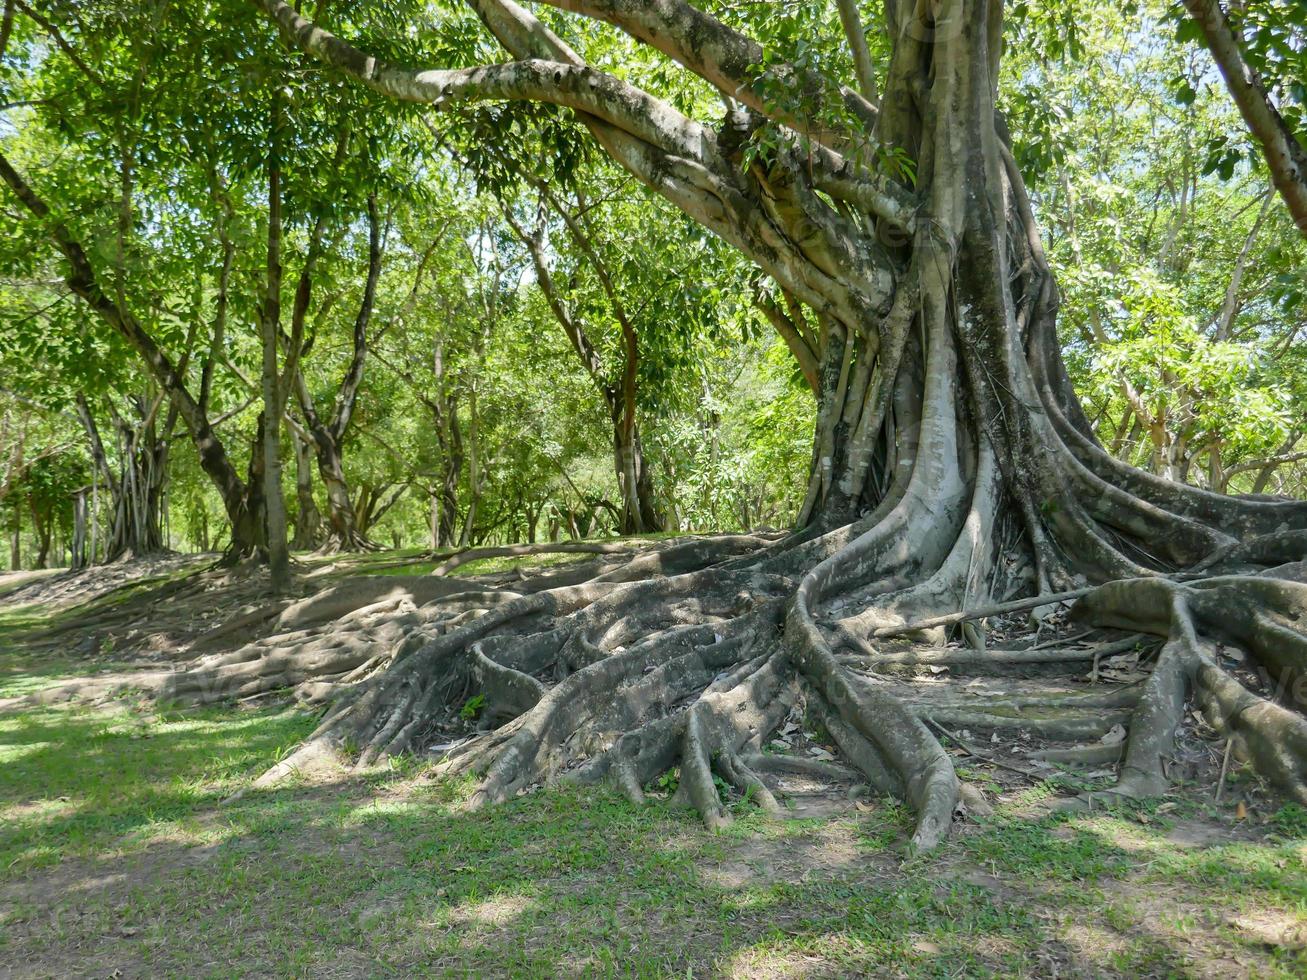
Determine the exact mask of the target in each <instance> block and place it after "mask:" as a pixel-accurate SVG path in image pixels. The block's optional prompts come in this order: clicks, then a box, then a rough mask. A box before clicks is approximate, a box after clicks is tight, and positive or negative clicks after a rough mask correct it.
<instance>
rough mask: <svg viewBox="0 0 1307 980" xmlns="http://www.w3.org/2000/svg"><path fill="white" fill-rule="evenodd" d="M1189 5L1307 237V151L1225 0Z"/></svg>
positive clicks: (1187, 0) (1197, 1)
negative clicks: (1248, 54) (1251, 58)
mask: <svg viewBox="0 0 1307 980" xmlns="http://www.w3.org/2000/svg"><path fill="white" fill-rule="evenodd" d="M1184 5H1185V7H1186V8H1187V9H1188V11H1189V13H1190V15H1191V16H1192V17H1193V19H1194V20H1195V21H1196V22H1197V24H1198V26H1199V27H1200V28H1201V29H1202V32H1203V37H1204V38H1205V39H1206V41H1207V47H1208V49H1209V50H1210V51H1211V52H1212V58H1213V59H1215V61H1216V66H1217V67H1218V68H1220V69H1221V74H1222V75H1223V76H1225V84H1226V87H1227V88H1228V89H1229V90H1230V95H1231V97H1232V98H1233V99H1234V103H1235V105H1237V106H1238V107H1239V114H1240V115H1241V116H1243V120H1244V122H1245V123H1247V124H1248V128H1249V129H1250V130H1252V133H1253V136H1255V137H1256V138H1257V141H1258V142H1259V143H1261V144H1262V153H1263V154H1264V155H1265V157H1266V165H1267V166H1268V167H1269V168H1270V171H1271V180H1272V182H1273V183H1274V184H1275V188H1276V190H1278V191H1279V192H1280V196H1281V197H1283V198H1284V203H1285V204H1287V205H1288V206H1289V213H1290V214H1291V215H1292V216H1293V220H1294V223H1295V224H1297V225H1298V230H1299V231H1301V232H1302V233H1303V235H1304V236H1307V150H1304V149H1303V148H1302V145H1301V144H1300V143H1299V142H1298V140H1297V139H1296V138H1295V137H1294V134H1293V133H1292V132H1290V130H1289V127H1288V125H1287V124H1286V123H1285V121H1284V117H1283V116H1281V115H1280V112H1279V110H1278V109H1277V108H1276V107H1275V104H1274V103H1273V102H1272V101H1271V97H1270V95H1268V94H1267V92H1266V86H1265V85H1263V84H1262V80H1261V79H1260V78H1259V77H1258V75H1257V72H1256V71H1254V70H1253V68H1252V66H1251V65H1249V64H1248V61H1247V59H1246V58H1244V54H1243V50H1242V48H1241V47H1240V41H1239V38H1238V36H1237V35H1236V34H1235V32H1234V28H1233V27H1231V26H1230V21H1229V19H1228V18H1227V17H1226V15H1225V11H1224V10H1223V9H1222V8H1221V4H1220V2H1219V0H1184Z"/></svg>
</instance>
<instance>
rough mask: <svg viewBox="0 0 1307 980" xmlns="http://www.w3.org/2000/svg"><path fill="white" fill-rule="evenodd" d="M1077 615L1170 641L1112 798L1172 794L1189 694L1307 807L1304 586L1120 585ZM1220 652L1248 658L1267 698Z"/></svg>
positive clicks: (1244, 579)
mask: <svg viewBox="0 0 1307 980" xmlns="http://www.w3.org/2000/svg"><path fill="white" fill-rule="evenodd" d="M1077 613H1078V614H1079V615H1081V616H1083V617H1085V618H1088V619H1091V620H1094V621H1096V622H1100V623H1103V624H1105V625H1112V626H1122V627H1125V628H1131V629H1140V630H1146V631H1148V632H1152V633H1156V634H1158V635H1165V636H1166V637H1167V642H1166V645H1165V646H1164V647H1163V648H1162V651H1161V654H1160V655H1159V657H1158V661H1157V665H1156V667H1154V669H1153V673H1152V675H1151V677H1150V678H1149V680H1148V683H1147V685H1146V686H1145V689H1144V691H1143V693H1142V694H1141V696H1140V698H1139V704H1138V706H1137V707H1136V708H1135V711H1134V713H1133V715H1132V716H1131V720H1130V733H1129V742H1128V744H1127V746H1126V753H1125V758H1124V761H1123V763H1122V768H1121V776H1120V779H1119V781H1118V783H1117V785H1116V786H1115V787H1114V789H1113V792H1114V793H1115V794H1117V795H1120V796H1126V797H1143V796H1155V795H1158V794H1159V793H1161V792H1162V791H1163V790H1164V789H1165V788H1166V786H1167V783H1168V780H1167V776H1166V768H1165V763H1166V760H1167V758H1168V756H1169V754H1170V752H1171V748H1172V745H1173V742H1174V736H1175V731H1176V728H1177V727H1178V725H1179V724H1180V721H1181V720H1182V718H1183V715H1184V706H1185V702H1186V699H1187V697H1188V695H1189V694H1190V693H1191V692H1192V694H1193V696H1194V699H1195V701H1196V702H1197V704H1198V706H1199V708H1200V709H1201V710H1202V712H1203V715H1204V717H1205V719H1206V720H1207V721H1208V723H1209V724H1211V725H1212V727H1213V728H1215V729H1216V730H1217V731H1218V732H1220V733H1223V734H1225V735H1226V736H1227V737H1228V738H1231V739H1233V740H1234V744H1235V746H1236V749H1237V751H1238V754H1239V755H1240V756H1241V757H1243V758H1245V759H1247V760H1248V761H1249V762H1250V763H1251V764H1252V765H1253V767H1254V768H1255V769H1256V770H1257V771H1258V772H1259V773H1261V774H1262V775H1263V776H1265V777H1266V778H1267V779H1269V780H1271V781H1272V782H1273V783H1275V784H1276V785H1277V786H1279V787H1280V788H1281V789H1282V790H1283V791H1284V792H1286V793H1287V794H1289V795H1290V796H1292V797H1293V798H1295V799H1297V800H1299V801H1302V802H1307V718H1304V717H1303V716H1302V715H1301V714H1300V713H1299V712H1300V711H1301V709H1302V708H1303V707H1304V706H1307V676H1305V674H1304V672H1305V671H1307V635H1304V633H1303V632H1302V631H1301V629H1300V627H1299V624H1300V623H1303V622H1305V621H1307V585H1304V584H1302V583H1300V582H1295V581H1290V580H1286V579H1278V578H1270V577H1254V576H1227V577H1220V578H1212V579H1207V580H1205V581H1200V582H1192V583H1188V584H1179V583H1175V582H1168V581H1165V580H1161V579H1147V580H1136V581H1119V582H1113V583H1110V584H1108V585H1105V586H1103V587H1102V588H1100V589H1098V590H1096V591H1095V592H1093V593H1092V594H1090V595H1089V596H1087V597H1086V598H1085V599H1084V600H1082V602H1081V603H1080V605H1079V607H1078V608H1077ZM1219 643H1228V644H1232V645H1235V646H1237V647H1239V648H1240V649H1242V650H1244V651H1246V653H1247V654H1248V655H1249V656H1251V658H1252V660H1253V662H1254V663H1255V664H1256V666H1257V667H1258V669H1259V673H1260V675H1261V677H1260V679H1261V686H1262V687H1263V688H1264V689H1266V690H1267V691H1268V693H1267V694H1265V695H1263V694H1257V693H1254V692H1253V691H1251V690H1249V689H1248V687H1246V686H1245V685H1244V684H1242V683H1241V682H1240V681H1239V680H1238V679H1237V678H1236V677H1235V676H1234V675H1233V674H1232V673H1231V672H1230V671H1229V670H1227V669H1226V668H1224V667H1223V666H1221V663H1220V652H1221V648H1220V646H1218V644H1219ZM1295 709H1296V710H1295Z"/></svg>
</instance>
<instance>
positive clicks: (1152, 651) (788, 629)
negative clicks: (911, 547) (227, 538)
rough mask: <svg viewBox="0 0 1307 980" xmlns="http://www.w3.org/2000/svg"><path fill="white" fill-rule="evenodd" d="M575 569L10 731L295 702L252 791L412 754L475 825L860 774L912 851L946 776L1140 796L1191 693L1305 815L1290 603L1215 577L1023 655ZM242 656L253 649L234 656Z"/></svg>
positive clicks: (722, 545) (749, 571)
mask: <svg viewBox="0 0 1307 980" xmlns="http://www.w3.org/2000/svg"><path fill="white" fill-rule="evenodd" d="M529 550H530V549H521V548H517V549H514V552H513V554H514V556H520V555H523V554H525V553H527V552H529ZM537 550H538V551H541V552H544V551H547V550H549V549H547V548H540V549H537ZM580 550H582V551H600V552H602V553H603V558H607V557H608V556H609V555H614V554H615V555H617V558H616V560H614V561H611V562H609V561H604V560H603V559H602V558H601V559H600V563H599V564H596V563H594V562H584V563H577V564H572V565H567V566H563V567H561V568H555V569H551V570H548V571H545V572H543V573H540V574H536V575H534V576H529V577H523V576H521V575H520V574H519V575H517V576H512V575H500V576H497V577H494V578H458V579H455V578H447V577H444V576H441V575H429V576H364V577H355V578H351V579H345V580H344V581H342V582H340V583H337V584H335V585H331V586H328V587H326V588H324V589H321V590H320V591H318V592H316V593H313V594H311V595H309V596H306V597H305V598H302V599H300V600H297V601H292V602H277V603H272V604H267V605H264V606H261V607H259V608H256V609H254V610H252V611H249V612H245V613H243V614H241V615H238V616H236V617H234V618H232V619H230V621H229V622H228V623H226V624H224V625H221V626H218V627H217V628H214V629H210V630H208V631H206V632H204V633H202V634H200V635H199V636H198V637H195V638H194V639H193V641H192V642H191V643H190V645H189V649H190V650H191V652H192V653H193V654H194V653H198V654H199V655H198V656H196V657H195V659H193V660H190V661H188V662H186V663H184V664H182V665H180V667H179V668H177V667H166V668H164V669H150V670H144V671H137V672H131V673H127V674H118V675H111V676H103V675H102V676H98V677H92V678H88V679H86V680H81V681H75V682H69V683H65V684H61V685H58V686H55V687H52V688H49V689H47V690H45V691H42V692H38V693H37V694H34V695H31V696H29V697H27V698H25V699H22V700H21V701H16V702H10V703H9V705H8V707H13V706H15V705H16V704H26V703H31V702H33V701H40V702H52V701H58V700H65V699H74V698H75V699H79V700H95V699H102V698H107V697H110V696H115V695H119V694H121V693H123V692H125V691H139V692H143V693H146V694H148V695H150V696H152V697H155V698H158V699H161V700H166V701H173V702H185V703H210V702H215V701H220V700H233V699H234V700H242V699H251V698H257V697H264V696H269V695H274V694H278V693H281V692H285V691H287V690H293V692H294V693H295V695H296V696H297V697H298V698H299V699H300V700H302V701H304V702H307V703H309V704H320V705H324V706H325V710H324V714H323V717H322V720H321V723H320V725H319V726H318V729H317V731H316V732H314V734H313V735H312V736H311V737H310V738H309V739H308V740H307V741H306V742H305V743H304V744H303V745H302V746H301V747H300V748H299V749H298V750H297V751H296V752H295V753H293V754H292V755H291V756H290V757H288V758H287V759H286V760H285V761H283V762H282V763H280V764H279V765H277V766H276V767H275V768H274V769H272V770H270V771H269V772H268V773H266V774H264V776H262V777H261V778H260V779H259V780H258V781H257V783H256V785H268V784H271V783H275V782H276V781H278V780H280V779H283V778H285V777H286V776H288V775H290V774H292V773H294V772H296V771H299V770H301V769H307V768H311V767H314V766H319V765H322V764H324V763H326V762H328V761H330V762H331V763H333V764H334V763H336V762H338V761H340V760H342V759H343V760H348V761H349V762H351V763H352V764H355V765H358V766H369V765H372V764H375V763H376V762H378V761H379V760H381V759H383V758H385V757H387V756H392V755H395V754H397V753H401V752H406V751H416V752H421V753H425V754H428V755H429V756H432V757H435V758H437V759H439V764H438V766H437V772H438V773H441V774H449V775H454V774H463V773H471V774H475V775H476V776H477V777H478V778H479V779H480V783H479V791H478V792H477V793H476V795H475V796H474V798H473V801H472V804H471V805H472V806H478V805H482V804H486V803H494V802H498V801H501V800H504V799H507V798H510V797H512V796H514V795H516V794H519V793H523V792H527V791H530V790H531V789H533V788H535V787H537V786H539V785H542V784H547V783H549V782H552V781H554V780H558V779H564V780H569V781H574V782H580V783H594V782H596V781H599V780H611V781H613V782H614V783H616V784H617V785H618V786H620V787H621V788H622V789H623V790H624V791H625V792H626V793H627V794H628V795H629V796H630V797H631V798H632V799H634V800H642V799H644V797H645V794H646V792H647V791H648V788H649V787H650V786H651V785H663V786H666V785H670V784H671V783H672V781H671V780H668V779H667V778H665V777H664V774H665V773H668V772H669V771H674V772H675V773H676V779H675V780H674V784H675V787H676V789H675V796H676V799H678V800H679V801H682V802H684V803H686V804H688V805H690V806H693V807H694V808H695V809H697V810H698V811H699V812H700V813H701V814H702V816H703V818H704V820H705V822H706V823H707V824H708V825H709V826H710V827H718V826H721V825H723V824H725V823H726V822H728V821H729V819H730V817H729V811H728V808H727V807H726V806H725V805H724V799H725V797H724V793H733V794H734V795H735V796H736V797H739V798H743V799H746V800H748V801H750V802H751V803H753V804H755V805H757V806H758V807H760V808H762V809H763V810H764V811H768V812H772V813H782V812H783V811H784V809H785V806H784V803H783V802H782V799H783V797H784V792H783V787H784V786H785V785H786V782H785V781H786V779H787V778H790V777H794V776H796V775H797V776H802V777H807V778H811V779H817V780H825V781H826V782H833V783H838V784H840V785H846V784H847V783H848V781H849V778H850V776H853V777H854V781H855V783H856V785H857V786H859V787H860V788H859V789H856V790H854V792H857V793H863V794H866V795H870V796H883V795H894V796H897V797H900V798H902V799H905V800H906V801H908V802H909V803H910V804H911V805H912V806H913V807H914V808H915V810H916V811H917V813H918V826H917V831H916V834H915V836H914V844H915V845H916V846H917V847H918V848H922V849H925V848H929V847H930V846H932V845H933V844H935V843H937V842H938V841H939V840H940V839H941V838H942V837H943V836H944V835H945V834H947V832H948V830H949V827H950V824H951V822H952V821H953V819H954V816H955V812H957V811H958V808H959V805H960V803H961V804H962V805H963V808H965V807H966V806H967V805H968V798H967V797H965V796H964V795H963V792H962V787H961V785H960V783H959V780H958V776H957V771H956V768H955V758H957V755H955V754H951V753H956V754H960V755H961V756H962V757H965V758H970V759H972V760H975V759H981V760H988V761H990V762H992V763H993V764H995V765H1002V766H1006V767H1007V768H1010V769H1013V770H1014V771H1026V772H1029V773H1031V774H1033V775H1038V774H1039V773H1041V772H1043V773H1047V772H1048V771H1049V769H1048V764H1049V763H1050V762H1056V763H1058V764H1064V765H1069V766H1080V767H1087V768H1090V769H1095V768H1100V767H1102V766H1104V765H1112V764H1114V763H1116V762H1117V761H1118V760H1120V762H1121V768H1120V774H1119V779H1118V781H1117V783H1116V785H1115V786H1114V787H1113V788H1112V789H1111V790H1110V791H1108V792H1109V794H1110V795H1115V796H1126V797H1143V796H1155V795H1158V794H1160V793H1162V792H1164V791H1165V789H1166V787H1167V784H1168V779H1167V763H1168V759H1169V757H1170V755H1171V753H1172V746H1173V739H1174V735H1175V733H1176V731H1177V728H1178V726H1179V725H1180V724H1181V722H1182V721H1183V719H1184V715H1185V706H1186V704H1187V702H1188V701H1189V698H1190V696H1192V701H1193V704H1194V705H1195V707H1196V708H1197V710H1198V711H1200V712H1201V713H1202V716H1203V718H1204V720H1205V721H1206V722H1207V723H1208V724H1209V725H1210V726H1211V727H1212V728H1213V729H1214V730H1215V732H1216V733H1218V734H1219V735H1221V736H1224V737H1226V738H1229V739H1230V740H1231V744H1232V746H1233V752H1234V754H1235V757H1236V758H1238V759H1241V760H1246V761H1248V762H1249V763H1250V764H1251V765H1252V766H1253V767H1254V768H1255V769H1256V770H1257V771H1258V772H1260V773H1261V774H1263V775H1264V776H1266V777H1267V778H1268V779H1269V780H1271V781H1272V782H1273V783H1275V784H1276V785H1277V786H1278V787H1279V788H1280V789H1281V790H1282V791H1284V792H1285V793H1286V794H1288V795H1289V796H1291V797H1293V798H1295V799H1297V800H1299V801H1300V802H1307V779H1305V775H1307V719H1305V718H1304V716H1303V715H1302V714H1301V713H1300V712H1301V709H1302V708H1303V707H1304V704H1305V703H1307V681H1303V680H1302V678H1303V676H1304V671H1303V668H1304V665H1307V637H1305V636H1304V634H1303V632H1302V631H1301V622H1302V617H1303V615H1304V612H1307V585H1304V584H1303V583H1302V582H1299V581H1295V580H1292V579H1287V578H1279V577H1266V576H1251V575H1246V574H1245V575H1218V574H1214V571H1215V570H1213V574H1210V575H1209V576H1208V577H1202V578H1197V577H1195V578H1191V579H1190V580H1188V581H1175V580H1173V579H1168V578H1162V577H1149V578H1139V579H1132V580H1119V581H1114V582H1110V583H1107V584H1105V585H1103V586H1101V587H1099V588H1097V589H1094V590H1092V591H1089V592H1088V594H1087V595H1085V596H1084V597H1083V598H1082V599H1080V600H1079V601H1078V603H1077V605H1076V606H1075V608H1074V617H1073V619H1072V620H1068V619H1066V617H1064V616H1062V615H1060V614H1054V615H1053V616H1051V617H1045V620H1044V621H1043V622H1042V623H1041V624H1040V625H1039V626H1038V628H1037V629H1036V630H1035V631H1034V632H1032V631H1031V628H1030V624H1031V622H1032V621H1031V620H1030V619H1029V618H1028V613H1026V612H1024V611H1022V610H1020V609H1018V610H1015V611H1009V612H1006V613H1005V614H1003V615H994V616H991V617H989V618H988V620H986V621H979V620H972V619H966V618H965V617H964V616H953V617H951V618H952V619H953V620H955V622H954V623H953V624H952V625H953V627H954V628H955V629H956V630H957V632H958V633H959V635H960V636H961V638H962V639H963V640H964V641H970V645H968V646H961V647H959V646H941V645H938V644H937V643H936V642H934V641H936V640H938V639H939V637H938V635H937V633H938V630H939V627H938V626H937V625H934V621H933V620H931V619H929V618H926V617H923V618H922V619H921V620H919V622H921V623H923V624H924V625H923V628H922V631H913V630H910V629H908V628H906V626H911V625H912V624H911V623H908V624H906V626H905V627H903V628H898V629H894V630H892V631H891V632H894V633H897V634H900V635H899V636H896V637H895V638H893V639H892V640H887V639H871V638H868V637H865V636H864V637H861V638H859V637H856V636H855V635H854V634H853V633H852V631H851V630H850V629H849V627H848V626H847V625H846V624H847V621H848V620H849V617H848V616H847V615H845V613H846V612H847V608H846V607H843V606H842V607H841V608H840V609H839V610H838V612H834V613H832V614H830V615H829V616H820V615H819V616H818V617H812V616H811V615H809V616H807V617H806V618H805V617H804V616H803V615H802V614H801V612H800V610H802V609H804V607H803V606H801V605H800V604H799V603H798V602H797V601H796V596H797V595H800V594H801V590H802V582H804V581H810V579H807V578H805V579H801V580H799V581H798V582H796V581H795V579H794V578H792V577H791V576H787V575H785V574H783V573H782V572H780V571H777V567H778V562H777V561H776V556H777V555H778V554H782V555H783V554H787V553H788V552H786V551H785V550H784V549H780V550H778V549H777V548H776V547H775V542H770V541H768V540H766V539H765V538H751V537H748V536H735V537H723V538H702V539H692V540H689V541H682V542H671V543H666V542H664V543H659V544H656V545H652V546H646V547H644V548H642V549H635V548H625V547H624V548H620V549H614V548H611V547H608V546H605V547H604V548H602V549H580ZM1247 555H1248V551H1247V549H1244V550H1243V551H1241V552H1239V553H1238V554H1236V555H1235V559H1236V561H1237V562H1246V560H1247ZM632 556H633V557H632ZM473 560H474V559H473ZM1282 564H1283V563H1281V565H1282ZM1245 570H1246V568H1245ZM1294 571H1296V569H1293V568H1290V569H1287V570H1286V569H1285V568H1284V567H1280V568H1278V569H1277V570H1276V572H1277V574H1278V575H1283V574H1287V573H1288V572H1294ZM212 574H213V573H212V572H207V571H206V572H200V573H193V574H192V576H190V578H189V579H185V580H182V582H181V583H180V584H178V583H170V586H169V587H170V591H171V593H172V594H174V595H175V594H177V592H178V590H179V589H181V588H182V587H183V586H185V585H186V583H188V582H189V584H190V587H191V589H192V591H193V592H195V594H196V595H197V596H202V595H204V594H205V592H203V591H201V588H202V587H201V585H200V583H202V582H203V581H204V579H205V576H209V575H212ZM249 577H251V578H253V579H257V578H258V576H257V575H254V574H251V575H250V576H249ZM228 579H229V580H230V579H231V576H230V575H228ZM578 579H580V580H579V581H578ZM828 605H830V604H828ZM1016 605H1018V606H1031V605H1034V603H1031V602H1026V603H1020V604H1016ZM1045 605H1046V604H1045ZM818 608H819V610H820V609H821V607H820V606H819V607H818ZM989 608H990V609H991V610H992V608H993V607H992V606H991V607H989ZM978 611H980V612H984V611H986V610H985V609H983V608H982V609H979V610H978ZM140 612H141V610H139V609H138V610H137V613H138V614H139V613H140ZM146 614H147V615H148V611H147V613H146ZM120 615H122V613H120ZM835 616H840V617H841V618H840V620H836V619H835V618H834V617H835ZM962 623H968V624H974V626H973V628H972V629H971V630H968V631H963V630H961V629H960V626H961V624H962ZM1086 624H1087V625H1086ZM982 626H984V627H985V629H984V632H983V633H982V630H981V628H980V627H982ZM932 630H934V631H935V633H936V635H935V636H934V637H933V638H932V634H931V631H932ZM251 632H256V633H261V634H263V635H262V636H261V637H260V638H259V639H256V640H253V641H252V642H246V643H244V644H241V645H236V644H238V643H239V642H240V639H241V638H243V637H247V636H248V635H249V634H250V633H251ZM1044 633H1051V634H1052V635H1051V637H1047V638H1043V634H1044ZM1000 634H1001V635H1002V636H1003V638H1002V639H1001V642H1002V644H1003V645H1002V647H995V648H992V649H986V648H985V646H984V643H983V637H985V636H987V637H989V638H990V639H995V638H996V637H997V636H999V635H1000ZM814 636H815V638H816V639H814V638H813V637H814ZM978 639H981V640H982V642H976V641H977V640H978ZM232 646H235V648H234V649H230V647H232ZM209 651H212V652H209ZM1223 665H1229V666H1223ZM1086 681H1089V683H1086ZM798 717H804V718H806V719H807V722H808V724H809V726H810V727H812V728H814V729H815V730H816V731H818V732H820V733H821V741H822V742H824V743H825V744H827V745H829V746H830V747H831V748H832V749H833V750H834V752H833V753H827V752H820V750H814V751H818V752H820V754H821V756H822V757H821V758H814V757H811V756H806V755H795V754H792V753H791V752H790V751H789V750H788V743H789V741H790V739H788V738H786V737H785V735H784V731H783V729H784V726H786V725H787V724H788V725H789V727H790V728H792V727H793V721H794V719H796V718H798ZM1123 731H1124V732H1126V733H1127V734H1128V737H1126V738H1125V739H1124V740H1123V739H1122V737H1121V733H1122V732H1123ZM959 733H961V734H959ZM778 736H780V738H779V740H777V737H778ZM987 740H988V741H989V742H990V744H996V743H997V744H1001V745H1004V746H1006V745H1009V744H1019V745H1021V746H1022V747H1023V748H1024V752H1023V753H1022V756H1023V757H1024V758H1026V759H1027V760H1028V762H1026V763H1020V762H1016V763H1014V762H1013V761H1011V760H1010V759H1009V761H1007V762H1004V761H1002V760H995V759H994V758H992V757H991V756H989V755H987V754H986V752H985V750H984V749H982V748H978V744H979V743H981V742H985V741H987ZM1031 766H1033V767H1036V768H1029V767H1031ZM1099 795H1101V794H1099ZM970 805H972V807H973V808H974V807H976V806H978V805H983V804H979V802H978V801H976V800H974V799H972V800H970Z"/></svg>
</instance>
